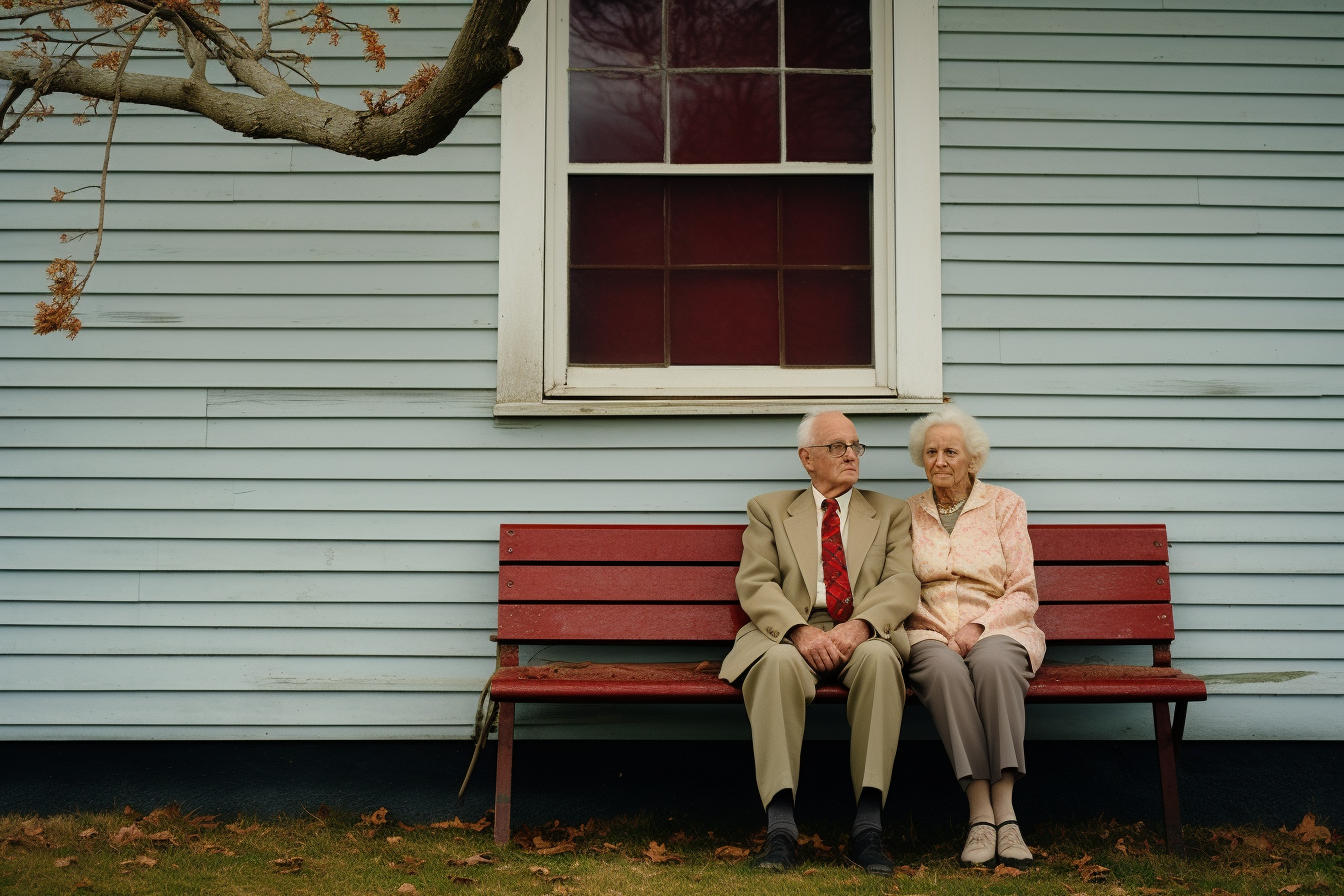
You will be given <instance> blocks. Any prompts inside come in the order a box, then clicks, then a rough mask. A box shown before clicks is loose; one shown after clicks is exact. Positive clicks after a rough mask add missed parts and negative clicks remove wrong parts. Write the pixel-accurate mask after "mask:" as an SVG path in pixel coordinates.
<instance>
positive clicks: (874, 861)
mask: <svg viewBox="0 0 1344 896" xmlns="http://www.w3.org/2000/svg"><path fill="white" fill-rule="evenodd" d="M845 858H847V859H849V860H850V861H851V862H853V863H854V864H855V865H859V866H861V867H862V868H863V870H864V871H867V872H868V873H869V874H891V873H892V872H893V871H895V870H896V867H895V866H894V865H892V864H891V859H889V858H887V854H886V853H885V852H883V851H882V832H881V831H879V830H876V829H874V828H865V829H864V830H862V831H859V832H858V833H857V834H855V835H853V836H852V837H850V838H849V849H848V851H846V852H845Z"/></svg>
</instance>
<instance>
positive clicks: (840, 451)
mask: <svg viewBox="0 0 1344 896" xmlns="http://www.w3.org/2000/svg"><path fill="white" fill-rule="evenodd" d="M807 447H808V448H825V449H826V450H827V451H828V452H830V455H831V457H844V456H845V452H846V451H848V450H849V449H850V448H853V449H854V456H855V457H863V452H865V451H867V450H868V446H866V445H864V444H863V443H862V442H832V443H831V444H829V445H808V446H807Z"/></svg>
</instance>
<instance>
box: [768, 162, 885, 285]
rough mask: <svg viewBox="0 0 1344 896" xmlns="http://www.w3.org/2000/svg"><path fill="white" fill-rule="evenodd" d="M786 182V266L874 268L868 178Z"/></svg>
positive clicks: (792, 180) (784, 202) (783, 195)
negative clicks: (870, 266)
mask: <svg viewBox="0 0 1344 896" xmlns="http://www.w3.org/2000/svg"><path fill="white" fill-rule="evenodd" d="M782 180H783V184H784V189H783V194H782V198H783V202H782V206H783V212H784V227H783V243H784V263H785V264H786V265H798V264H817V265H867V264H871V263H872V259H873V250H872V245H873V240H872V210H871V208H870V202H869V194H870V193H871V189H870V187H869V184H871V183H872V181H871V180H870V179H869V178H868V176H867V175H845V176H839V177H815V176H808V177H787V178H782Z"/></svg>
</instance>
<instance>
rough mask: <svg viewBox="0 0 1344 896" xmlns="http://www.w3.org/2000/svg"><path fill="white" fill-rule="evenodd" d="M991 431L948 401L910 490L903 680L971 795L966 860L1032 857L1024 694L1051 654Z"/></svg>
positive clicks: (1027, 544) (920, 446)
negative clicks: (1025, 801) (924, 480)
mask: <svg viewBox="0 0 1344 896" xmlns="http://www.w3.org/2000/svg"><path fill="white" fill-rule="evenodd" d="M988 456H989V438H988V437H987V436H986V435H985V431H984V430H983V429H982V428H981V427H980V424H979V423H977V422H976V421H975V418H974V417H972V416H971V415H970V414H967V413H966V412H965V411H963V410H961V409H960V408H958V407H956V406H955V405H944V406H943V407H942V408H940V409H938V410H937V411H935V412H933V413H932V414H929V415H928V416H927V417H923V418H921V419H920V420H918V421H916V422H915V425H914V426H912V427H911V428H910V459H911V460H913V461H914V462H915V464H916V465H918V466H922V467H923V468H924V475H925V476H927V477H928V480H929V484H930V486H931V488H930V489H929V490H928V491H925V492H923V493H921V494H918V495H915V496H914V497H912V498H909V499H908V501H909V503H910V517H911V522H910V527H911V536H912V541H913V548H914V560H915V575H916V576H918V577H919V580H920V582H921V583H922V588H921V590H920V602H919V606H918V607H917V608H916V609H915V612H914V613H913V614H911V616H910V618H909V619H907V620H906V630H907V632H908V633H909V635H910V644H911V648H910V662H909V664H908V666H907V668H906V677H907V680H908V681H909V682H910V684H911V686H912V687H913V688H914V690H915V693H916V694H917V695H918V696H919V699H920V702H921V703H923V704H924V705H925V706H926V707H928V709H929V712H930V713H932V715H933V721H934V724H935V725H936V726H937V728H938V733H939V734H940V735H941V736H942V739H943V746H944V747H945V748H946V750H947V755H948V758H949V759H950V760H951V761H952V767H953V770H954V771H955V773H956V776H957V780H958V782H960V784H961V786H962V788H963V789H964V790H965V791H966V799H967V801H968V802H969V803H970V828H969V830H968V831H967V835H966V846H965V848H964V849H963V850H962V853H961V861H962V862H963V863H964V864H967V865H989V864H991V863H992V862H993V861H994V859H995V858H996V857H997V859H998V861H999V862H1002V863H1004V864H1006V865H1014V866H1017V865H1021V864H1024V863H1026V862H1030V861H1031V858H1032V856H1031V850H1030V849H1028V848H1027V845H1026V843H1025V842H1023V840H1022V831H1021V829H1020V828H1019V827H1018V824H1017V817H1016V814H1015V813H1014V812H1013V782H1014V781H1016V780H1017V779H1018V778H1020V777H1022V775H1024V774H1026V771H1027V763H1026V759H1025V757H1024V756H1023V750H1022V742H1023V735H1024V730H1025V728H1026V711H1025V709H1024V707H1023V703H1022V701H1023V697H1024V696H1025V695H1026V692H1027V684H1028V681H1029V679H1030V678H1031V677H1032V675H1033V674H1035V671H1036V669H1037V668H1038V667H1039V666H1040V664H1041V660H1042V659H1043V658H1044V656H1045V635H1044V634H1043V633H1042V632H1041V630H1040V629H1039V628H1037V627H1036V623H1035V622H1034V621H1033V617H1034V616H1035V614H1036V577H1035V573H1034V572H1033V569H1032V564H1033V558H1032V553H1031V540H1030V539H1029V538H1028V536H1027V509H1026V506H1025V505H1024V504H1023V503H1022V499H1021V498H1019V497H1018V496H1017V495H1015V494H1013V493H1012V492H1010V491H1009V490H1008V489H1006V488H1001V487H999V486H997V485H990V484H989V483H988V482H983V481H981V480H980V479H978V478H976V474H977V473H978V472H979V471H980V469H981V467H983V466H984V463H985V459H986V458H987V457H988Z"/></svg>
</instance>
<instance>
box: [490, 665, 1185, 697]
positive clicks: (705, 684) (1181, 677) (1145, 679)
mask: <svg viewBox="0 0 1344 896" xmlns="http://www.w3.org/2000/svg"><path fill="white" fill-rule="evenodd" d="M718 674H719V664H718V663H711V662H700V663H585V662H579V663H547V664H546V665H544V666H508V667H505V668H502V669H500V670H499V672H498V673H497V674H496V675H495V677H494V679H493V680H492V683H491V686H490V693H491V696H492V697H493V698H494V699H495V700H502V701H512V702H514V703H741V702H742V692H741V691H740V690H738V689H737V688H735V687H733V686H732V685H730V684H728V683H727V682H724V681H720V680H719V678H718ZM846 693H847V691H846V690H845V688H844V687H842V686H841V685H838V684H831V685H822V686H821V687H819V688H817V702H818V703H843V702H845V695H846ZM1204 693H1205V689H1204V682H1203V680H1202V679H1200V678H1197V677H1195V676H1194V675H1189V674H1187V673H1185V672H1181V671H1180V670H1178V669H1171V668H1162V667H1157V668H1154V667H1152V666H1106V665H1091V664H1079V663H1045V664H1043V665H1042V666H1041V668H1040V670H1039V671H1037V673H1036V677H1035V678H1034V679H1032V682H1031V686H1030V687H1029V688H1028V690H1027V702H1028V703H1152V702H1153V701H1154V700H1164V701H1167V702H1169V703H1175V702H1177V701H1183V700H1203V699H1204ZM906 696H907V697H912V696H913V695H912V694H911V693H910V692H908V691H907V693H906Z"/></svg>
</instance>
